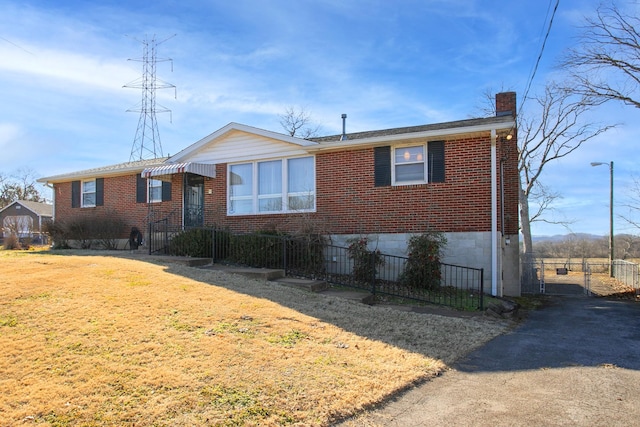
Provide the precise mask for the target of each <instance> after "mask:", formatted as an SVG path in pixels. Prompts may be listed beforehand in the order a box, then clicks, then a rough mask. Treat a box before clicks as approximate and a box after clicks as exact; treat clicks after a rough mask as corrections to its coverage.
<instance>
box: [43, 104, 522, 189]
mask: <svg viewBox="0 0 640 427" xmlns="http://www.w3.org/2000/svg"><path fill="white" fill-rule="evenodd" d="M515 127H516V122H515V118H514V117H512V116H511V115H503V116H495V117H488V118H479V119H467V120H457V121H451V122H444V123H435V124H429V125H420V126H407V127H399V128H391V129H382V130H375V131H366V132H354V133H348V134H346V136H347V138H346V139H342V135H341V134H339V135H330V136H323V137H314V138H308V139H303V138H296V137H293V136H289V135H285V134H282V133H277V132H272V131H268V130H264V129H259V128H256V127H253V126H247V125H243V124H240V123H234V122H231V123H229V124H228V125H226V126H224V127H222V128H220V129H218V130H217V131H215V132H213V133H211V134H209V135H207V136H206V137H204V138H202V139H200V140H199V141H197V142H195V143H194V144H191V145H189V146H188V147H186V148H185V149H183V150H181V151H180V152H178V153H177V154H175V155H173V156H171V157H161V158H157V159H150V160H138V161H134V162H126V163H119V164H116V165H110V166H104V167H99V168H93V169H86V170H82V171H78V172H71V173H67V174H61V175H54V176H50V177H45V178H40V179H38V180H37V181H38V182H41V183H59V182H68V181H72V180H79V179H90V178H96V177H109V176H121V175H128V174H132V173H141V172H143V171H155V170H157V168H159V167H172V168H174V169H175V168H176V167H179V166H180V164H187V163H189V162H192V163H194V164H197V163H198V162H200V163H206V164H209V163H219V162H227V161H239V160H250V159H251V156H253V157H255V158H257V157H260V156H261V155H262V156H264V155H265V154H266V152H257V151H256V152H253V153H250V154H249V155H247V153H245V154H244V157H238V158H235V156H236V154H233V159H231V157H232V156H231V155H229V151H227V153H226V154H227V156H221V158H220V159H218V158H216V159H212V160H213V161H210V160H209V159H208V158H206V159H197V157H198V156H199V155H200V157H206V156H209V155H211V154H212V153H211V152H207V151H206V150H207V149H208V148H210V147H211V146H214V145H215V143H216V142H218V141H221V140H223V139H224V138H225V137H227V136H228V137H229V138H227V139H229V140H232V139H233V137H234V135H237V134H238V133H244V134H246V135H249V136H258V137H259V138H257V139H260V140H262V141H266V142H269V141H270V142H273V143H274V144H276V143H277V144H280V147H281V149H280V151H272V152H271V153H270V155H276V153H278V154H279V155H296V154H300V152H303V153H311V152H316V151H324V150H338V149H350V148H356V147H361V146H363V145H374V146H375V145H382V144H388V143H391V142H394V141H402V140H410V139H416V138H443V137H446V136H448V135H461V134H470V133H477V132H487V131H490V130H494V129H495V130H507V131H510V130H511V129H514V128H515ZM253 139H254V140H257V139H256V138H253ZM243 142H244V141H243ZM263 147H264V145H263ZM282 147H284V148H285V149H286V150H288V151H283V149H282ZM227 148H228V147H227ZM241 148H244V150H238V151H247V147H246V146H244V147H241ZM252 148H253V149H254V148H255V146H254V147H252ZM234 149H235V147H234ZM218 154H220V153H218ZM194 158H195V162H193V160H194ZM206 166H209V165H206ZM154 174H155V172H154Z"/></svg>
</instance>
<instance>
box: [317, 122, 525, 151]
mask: <svg viewBox="0 0 640 427" xmlns="http://www.w3.org/2000/svg"><path fill="white" fill-rule="evenodd" d="M513 126H514V124H513V122H505V123H486V124H481V125H473V126H465V127H452V128H444V129H442V128H439V129H432V130H427V131H422V132H411V133H399V134H396V135H380V136H374V137H369V138H360V139H347V140H344V141H332V142H325V143H321V144H319V145H316V146H310V147H305V150H306V151H307V152H314V151H325V150H335V149H338V148H340V149H342V148H345V147H348V148H357V147H358V146H360V145H376V144H386V145H389V143H394V142H402V141H407V140H412V139H418V138H434V137H437V138H441V137H445V136H452V135H461V134H473V133H478V132H487V131H491V135H492V138H493V139H492V141H493V145H492V146H493V147H494V148H495V133H496V129H510V128H512V127H513Z"/></svg>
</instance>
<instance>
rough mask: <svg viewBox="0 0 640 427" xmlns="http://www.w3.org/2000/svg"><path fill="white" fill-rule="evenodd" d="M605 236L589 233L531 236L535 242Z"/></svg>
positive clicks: (596, 238) (592, 238) (591, 238)
mask: <svg viewBox="0 0 640 427" xmlns="http://www.w3.org/2000/svg"><path fill="white" fill-rule="evenodd" d="M604 237H605V236H598V235H597V234H589V233H573V234H555V235H553V236H531V240H533V242H534V243H538V242H563V241H565V240H569V239H573V240H600V239H603V238H604Z"/></svg>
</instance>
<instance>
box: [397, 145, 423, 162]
mask: <svg viewBox="0 0 640 427" xmlns="http://www.w3.org/2000/svg"><path fill="white" fill-rule="evenodd" d="M395 151H396V164H400V163H416V162H424V145H418V146H415V147H401V148H396V150H395Z"/></svg>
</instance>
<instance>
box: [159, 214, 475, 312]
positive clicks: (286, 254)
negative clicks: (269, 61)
mask: <svg viewBox="0 0 640 427" xmlns="http://www.w3.org/2000/svg"><path fill="white" fill-rule="evenodd" d="M149 251H150V253H163V254H169V255H180V256H190V257H202V258H211V259H212V261H213V262H217V263H226V264H232V265H241V266H247V267H256V268H273V269H282V270H284V271H285V273H286V275H288V276H295V277H304V278H310V279H318V280H325V281H327V282H329V283H332V284H336V285H340V286H345V287H351V288H357V289H363V290H366V291H368V292H371V293H372V294H374V295H379V296H383V297H386V298H402V299H412V300H417V301H424V302H429V303H434V304H440V305H447V306H451V307H456V308H460V309H472V310H476V309H483V308H484V271H483V269H478V268H469V267H463V266H458V265H451V264H443V263H437V264H429V265H416V264H415V263H412V262H411V260H410V258H408V257H402V256H395V255H387V254H382V253H380V252H377V251H366V253H364V254H358V255H354V253H353V251H350V250H349V248H345V247H341V246H336V245H331V244H328V243H326V242H325V241H324V239H323V238H321V237H318V236H313V237H311V238H305V239H300V238H293V237H291V236H283V235H280V236H278V235H271V234H262V233H251V234H238V233H231V232H229V231H228V230H220V229H215V228H190V229H180V228H179V227H174V228H172V227H170V226H169V225H168V224H166V223H163V222H156V223H154V225H153V226H152V227H150V230H149Z"/></svg>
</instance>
